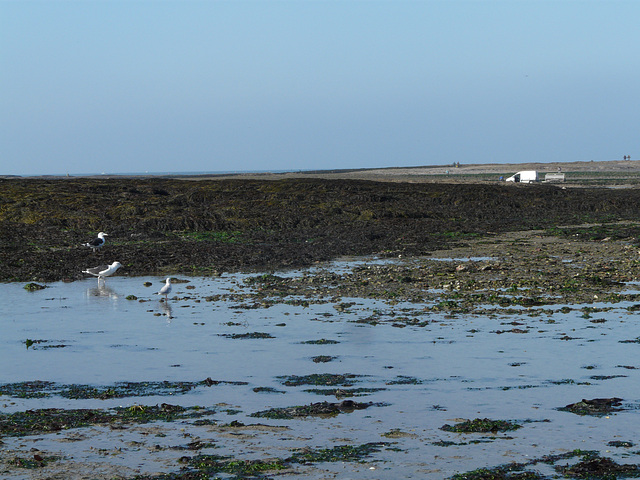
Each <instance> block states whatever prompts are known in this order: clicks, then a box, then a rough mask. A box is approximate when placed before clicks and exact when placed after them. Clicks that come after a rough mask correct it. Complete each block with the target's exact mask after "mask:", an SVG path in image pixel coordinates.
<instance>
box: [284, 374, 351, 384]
mask: <svg viewBox="0 0 640 480" xmlns="http://www.w3.org/2000/svg"><path fill="white" fill-rule="evenodd" d="M356 377H357V375H353V374H351V373H345V374H335V373H312V374H311V375H300V376H299V375H290V376H288V377H287V376H284V377H278V378H280V379H283V382H282V383H283V384H284V385H286V386H287V387H297V386H300V385H317V386H333V385H344V386H351V385H353V383H354V380H353V379H355V378H356Z"/></svg>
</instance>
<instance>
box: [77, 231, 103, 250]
mask: <svg viewBox="0 0 640 480" xmlns="http://www.w3.org/2000/svg"><path fill="white" fill-rule="evenodd" d="M106 236H108V234H106V233H104V232H100V233H99V234H98V237H97V238H94V239H93V240H91V241H90V242H89V243H83V244H82V245H83V246H84V247H90V248H91V249H92V250H93V251H94V253H95V251H96V250H97V249H99V248H100V247H102V246H103V245H104V243H105V241H106V240H105V239H104V237H106Z"/></svg>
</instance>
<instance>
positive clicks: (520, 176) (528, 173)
mask: <svg viewBox="0 0 640 480" xmlns="http://www.w3.org/2000/svg"><path fill="white" fill-rule="evenodd" d="M505 181H506V182H516V183H533V182H537V181H538V172H536V171H535V170H523V171H522V172H518V173H516V174H515V175H511V176H510V177H509V178H507V179H506V180H505Z"/></svg>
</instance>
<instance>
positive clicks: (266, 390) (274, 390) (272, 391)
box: [253, 387, 286, 393]
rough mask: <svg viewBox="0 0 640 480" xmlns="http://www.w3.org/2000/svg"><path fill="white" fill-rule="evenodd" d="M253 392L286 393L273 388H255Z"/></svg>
mask: <svg viewBox="0 0 640 480" xmlns="http://www.w3.org/2000/svg"><path fill="white" fill-rule="evenodd" d="M253 391H254V392H255V393H286V392H284V391H282V390H277V389H275V388H273V387H254V388H253Z"/></svg>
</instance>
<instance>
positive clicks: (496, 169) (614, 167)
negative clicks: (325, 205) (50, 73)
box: [0, 160, 640, 182]
mask: <svg viewBox="0 0 640 480" xmlns="http://www.w3.org/2000/svg"><path fill="white" fill-rule="evenodd" d="M521 170H537V171H538V172H539V173H552V172H558V171H562V172H565V173H566V172H583V173H584V172H594V173H606V172H610V173H637V174H639V175H640V160H606V161H578V162H551V163H542V162H527V163H487V164H455V165H454V164H450V165H423V166H411V167H379V168H366V167H365V168H348V169H327V170H321V169H315V170H291V171H278V170H274V171H260V172H250V171H247V172H219V173H218V172H194V173H189V172H175V173H172V172H167V173H164V172H159V173H104V174H78V175H28V176H27V175H25V176H22V175H0V179H39V180H42V179H52V180H53V179H90V178H103V179H104V178H141V179H144V178H167V179H185V180H189V179H191V180H203V179H212V180H215V179H227V178H235V179H243V178H244V179H260V180H279V179H285V178H327V179H331V178H333V179H351V180H353V179H361V180H378V181H403V180H411V181H414V182H415V181H420V179H423V181H434V180H439V179H442V178H443V177H444V178H448V179H450V180H455V178H456V177H459V176H466V175H492V174H493V175H507V174H513V173H516V172H518V171H521ZM496 180H498V178H496Z"/></svg>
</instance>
